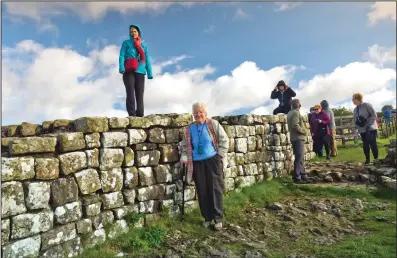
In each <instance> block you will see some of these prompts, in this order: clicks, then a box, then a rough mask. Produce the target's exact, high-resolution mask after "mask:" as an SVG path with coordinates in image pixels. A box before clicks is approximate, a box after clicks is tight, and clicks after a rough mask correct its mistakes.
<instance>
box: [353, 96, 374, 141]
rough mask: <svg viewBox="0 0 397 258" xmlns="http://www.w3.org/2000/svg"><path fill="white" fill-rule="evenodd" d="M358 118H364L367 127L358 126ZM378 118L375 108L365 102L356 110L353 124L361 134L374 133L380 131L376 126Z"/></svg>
mask: <svg viewBox="0 0 397 258" xmlns="http://www.w3.org/2000/svg"><path fill="white" fill-rule="evenodd" d="M357 111H358V112H357ZM358 116H362V117H364V118H366V119H367V123H366V125H364V126H362V127H361V126H358V125H357V124H356V119H357V117H358ZM377 117H378V116H377V114H376V112H375V109H374V107H373V106H372V105H371V104H369V103H366V102H363V103H361V104H360V105H358V106H357V107H355V108H354V119H353V123H354V125H355V126H356V129H357V131H358V132H359V133H365V132H368V131H373V130H377V129H378V125H377V124H376V118H377Z"/></svg>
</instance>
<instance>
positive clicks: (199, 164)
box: [193, 154, 224, 223]
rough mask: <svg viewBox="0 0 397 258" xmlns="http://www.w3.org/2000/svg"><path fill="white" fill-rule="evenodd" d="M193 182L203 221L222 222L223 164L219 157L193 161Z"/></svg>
mask: <svg viewBox="0 0 397 258" xmlns="http://www.w3.org/2000/svg"><path fill="white" fill-rule="evenodd" d="M193 180H194V183H195V185H196V191H197V196H198V201H199V206H200V211H201V215H202V216H203V217H204V219H205V221H212V220H214V221H215V223H218V222H222V217H223V189H224V185H223V162H222V158H221V156H220V155H218V154H217V155H215V156H214V157H212V158H209V159H206V160H200V161H193Z"/></svg>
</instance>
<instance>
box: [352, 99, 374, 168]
mask: <svg viewBox="0 0 397 258" xmlns="http://www.w3.org/2000/svg"><path fill="white" fill-rule="evenodd" d="M353 103H354V105H356V107H355V108H354V124H355V127H356V129H357V131H358V133H359V134H360V136H361V140H362V141H363V150H364V155H365V164H369V163H370V149H371V150H372V155H373V157H374V159H375V160H377V159H378V145H377V144H376V138H377V137H378V125H377V123H376V119H377V115H376V112H375V109H374V107H373V106H372V105H371V104H369V103H366V102H363V94H361V93H356V94H354V95H353Z"/></svg>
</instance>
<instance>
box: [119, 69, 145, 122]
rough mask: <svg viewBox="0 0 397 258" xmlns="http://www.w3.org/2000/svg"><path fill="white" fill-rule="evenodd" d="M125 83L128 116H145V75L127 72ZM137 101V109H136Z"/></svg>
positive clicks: (124, 76)
mask: <svg viewBox="0 0 397 258" xmlns="http://www.w3.org/2000/svg"><path fill="white" fill-rule="evenodd" d="M123 82H124V86H125V91H126V93H127V99H126V103H125V105H126V109H127V112H128V116H139V117H143V116H144V106H143V94H144V92H145V75H144V74H140V73H135V72H125V73H124V74H123ZM135 99H136V109H135Z"/></svg>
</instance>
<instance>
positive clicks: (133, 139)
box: [128, 129, 147, 145]
mask: <svg viewBox="0 0 397 258" xmlns="http://www.w3.org/2000/svg"><path fill="white" fill-rule="evenodd" d="M128 137H129V145H132V144H137V143H142V142H145V141H146V138H147V134H146V132H145V131H144V130H143V129H129V130H128Z"/></svg>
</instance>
